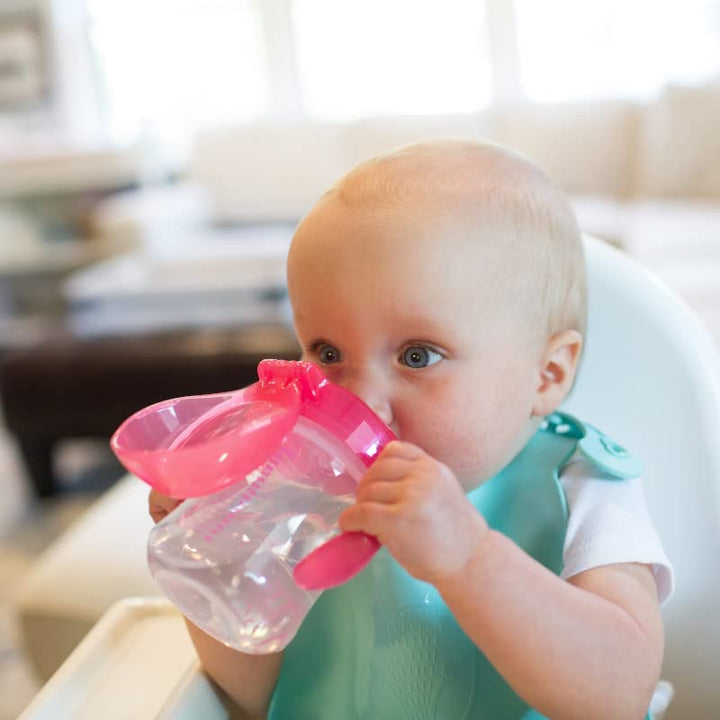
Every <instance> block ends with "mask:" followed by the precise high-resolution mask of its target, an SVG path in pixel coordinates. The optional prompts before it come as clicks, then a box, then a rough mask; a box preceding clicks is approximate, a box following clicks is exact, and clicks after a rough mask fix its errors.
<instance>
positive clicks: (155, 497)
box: [148, 490, 182, 523]
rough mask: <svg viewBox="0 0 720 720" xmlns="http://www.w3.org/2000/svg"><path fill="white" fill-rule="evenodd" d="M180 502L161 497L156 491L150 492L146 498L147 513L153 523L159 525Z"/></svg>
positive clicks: (164, 496)
mask: <svg viewBox="0 0 720 720" xmlns="http://www.w3.org/2000/svg"><path fill="white" fill-rule="evenodd" d="M181 502H182V500H179V499H178V498H171V497H168V496H167V495H162V494H161V493H159V492H158V491H157V490H151V491H150V495H149V496H148V512H149V513H150V517H151V518H152V519H153V522H155V523H159V522H160V521H161V520H162V519H163V518H164V517H165V516H166V515H169V514H170V513H171V512H172V511H173V510H174V509H175V508H176V507H177V506H178V505H179V504H180V503H181Z"/></svg>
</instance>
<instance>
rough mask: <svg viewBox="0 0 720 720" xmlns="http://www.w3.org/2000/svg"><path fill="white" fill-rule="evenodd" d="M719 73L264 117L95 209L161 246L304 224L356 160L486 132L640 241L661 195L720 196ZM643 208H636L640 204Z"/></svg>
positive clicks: (110, 236) (603, 226)
mask: <svg viewBox="0 0 720 720" xmlns="http://www.w3.org/2000/svg"><path fill="white" fill-rule="evenodd" d="M718 117H720V83H719V84H718V85H709V86H703V87H670V88H668V89H666V91H665V92H664V93H663V94H662V95H661V96H660V97H658V98H657V99H656V100H654V101H652V102H648V103H645V104H636V103H631V102H623V101H608V102H598V103H578V104H552V105H551V104H544V105H541V104H520V105H506V106H496V107H493V108H492V109H490V110H488V111H487V112H484V113H482V114H477V115H448V116H414V117H376V118H371V119H365V120H359V121H355V122H348V123H321V122H310V121H305V122H289V121H285V122H282V121H262V122H255V123H248V124H244V125H239V126H237V127H233V128H227V129H222V130H217V131H214V132H210V133H206V134H204V135H201V136H199V137H198V138H197V139H196V142H195V144H194V147H193V150H192V152H191V154H190V156H189V158H188V160H187V162H186V163H185V166H184V169H183V170H182V172H181V174H180V179H179V181H178V182H175V183H173V184H168V185H155V186H152V187H146V188H143V189H142V190H141V191H133V192H129V193H121V194H118V195H115V196H114V197H112V198H111V199H110V200H108V201H106V202H103V203H101V204H100V206H99V207H98V209H97V212H96V213H95V215H94V225H95V231H96V233H97V235H98V237H99V238H100V239H101V240H103V241H104V242H106V243H108V244H114V245H115V246H116V247H124V248H133V247H138V246H140V245H143V246H146V247H147V246H151V247H153V248H154V249H156V250H157V249H159V248H160V247H161V246H162V245H163V244H164V243H167V242H172V243H175V242H177V240H178V238H179V237H182V238H187V237H188V236H192V235H193V234H195V233H197V232H198V231H199V230H201V229H203V228H207V227H210V226H214V227H225V228H227V226H229V225H238V224H247V223H258V222H268V221H273V222H277V221H287V222H293V221H296V220H297V219H298V218H300V217H301V216H302V215H303V213H304V212H305V211H306V210H307V209H308V208H309V207H310V206H311V205H312V204H313V202H314V201H315V200H316V199H317V198H318V197H319V196H320V195H321V194H322V192H324V191H325V190H326V189H327V188H328V186H329V185H330V184H332V183H333V181H334V180H335V179H337V178H338V177H339V176H341V175H342V174H343V173H344V172H345V171H346V170H348V169H349V168H350V167H352V166H353V165H355V164H356V163H358V162H360V161H362V160H364V159H367V158H368V157H370V156H372V155H374V154H377V153H379V152H382V151H385V150H388V149H390V148H393V147H395V146H398V145H401V144H404V143H408V142H412V141H415V140H420V139H424V138H429V137H437V136H440V137H462V138H486V139H490V140H494V141H497V142H500V143H502V144H505V145H508V146H510V147H512V148H515V149H517V150H519V151H520V152H523V153H525V154H527V155H529V156H530V157H531V158H533V159H534V160H536V161H537V162H538V163H540V165H542V166H543V167H544V168H545V169H546V170H547V171H548V172H550V174H552V175H553V176H554V177H555V178H556V179H557V180H558V181H559V182H560V184H561V185H562V186H563V187H564V188H565V190H566V191H567V192H568V193H569V194H570V195H571V196H572V197H573V198H574V199H575V200H576V203H577V207H578V212H579V214H580V217H581V219H582V221H583V223H584V224H585V225H586V228H585V229H586V230H588V231H592V232H596V233H598V232H600V231H602V232H601V233H600V234H603V233H604V234H605V235H608V236H612V239H614V240H616V241H617V242H620V243H623V244H628V243H629V244H631V243H632V239H633V236H634V234H635V233H636V232H637V230H638V227H637V226H638V225H642V223H643V222H644V218H645V217H647V216H648V213H650V214H652V212H651V211H652V210H653V209H654V205H656V204H657V202H658V201H659V202H661V203H662V204H663V205H664V206H665V207H667V208H672V207H673V206H677V207H678V208H680V209H685V208H687V209H694V207H695V206H699V207H700V208H701V209H705V208H706V206H708V205H710V206H712V207H713V209H717V205H718V204H720V123H718ZM636 211H637V212H636Z"/></svg>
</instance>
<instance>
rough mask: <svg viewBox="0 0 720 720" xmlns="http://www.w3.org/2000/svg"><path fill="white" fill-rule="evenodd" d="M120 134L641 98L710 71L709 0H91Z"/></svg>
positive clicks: (712, 32)
mask: <svg viewBox="0 0 720 720" xmlns="http://www.w3.org/2000/svg"><path fill="white" fill-rule="evenodd" d="M86 2H87V9H88V16H89V23H90V24H89V33H90V37H91V40H92V45H93V48H94V58H95V61H96V65H97V68H98V70H99V73H98V75H99V77H100V78H101V80H102V83H101V85H102V87H103V89H104V93H105V104H106V108H107V117H108V123H109V125H110V128H111V132H112V135H113V137H115V138H116V139H131V138H136V137H137V136H138V135H141V134H142V133H149V134H152V135H154V136H155V137H161V138H163V139H165V140H167V136H168V134H172V133H173V132H176V133H178V134H180V135H183V134H187V133H189V132H191V131H193V130H195V129H198V128H203V127H208V126H214V125H229V124H233V123H236V122H238V121H242V120H247V119H251V118H259V117H267V116H269V115H273V116H276V117H278V116H281V117H290V118H293V117H300V116H309V117H313V118H319V119H325V120H348V119H353V118H358V117H362V116H367V115H375V114H443V113H462V112H474V111H478V110H481V109H482V108H484V107H487V106H488V105H490V104H491V103H492V102H494V101H508V100H509V101H514V100H522V99H530V100H534V101H546V102H558V101H582V100H595V99H598V98H610V97H614V98H630V99H637V100H644V99H646V98H648V97H650V96H652V95H653V94H654V93H657V92H659V91H660V90H661V89H662V88H663V87H664V86H665V85H667V84H668V83H670V82H678V83H681V82H682V83H687V82H703V81H706V80H707V79H708V78H711V77H713V75H714V76H715V77H718V76H720V0H663V2H656V1H655V0H602V2H601V1H600V0H542V1H540V0H443V2H438V1H437V0H392V1H391V2H388V1H387V0H364V1H363V2H357V0H122V2H119V1H118V0H86Z"/></svg>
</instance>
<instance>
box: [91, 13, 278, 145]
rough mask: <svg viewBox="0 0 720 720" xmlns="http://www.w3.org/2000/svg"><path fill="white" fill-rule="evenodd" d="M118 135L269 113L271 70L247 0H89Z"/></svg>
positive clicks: (185, 127)
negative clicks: (266, 61)
mask: <svg viewBox="0 0 720 720" xmlns="http://www.w3.org/2000/svg"><path fill="white" fill-rule="evenodd" d="M87 8H88V16H89V23H90V25H89V32H90V39H91V42H92V46H93V48H94V52H95V57H96V61H97V65H98V68H99V71H100V77H101V79H102V86H103V88H104V91H105V95H106V98H105V102H106V108H107V113H108V116H109V124H110V129H111V132H112V135H113V137H114V138H115V139H118V140H126V139H131V138H133V137H136V136H137V135H141V134H143V133H145V132H148V133H157V132H158V131H163V130H166V129H170V128H175V129H177V131H178V132H182V131H185V132H188V131H189V130H192V129H194V128H196V127H207V126H213V125H218V124H229V123H233V122H237V121H240V120H246V119H249V118H252V117H259V116H261V115H262V114H264V113H265V111H266V109H267V107H268V104H269V96H268V93H269V84H268V70H267V64H266V63H265V53H264V49H263V40H262V31H261V24H260V19H259V16H258V12H257V5H256V3H254V2H250V1H249V0H122V2H118V1H117V0H87Z"/></svg>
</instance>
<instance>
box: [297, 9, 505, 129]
mask: <svg viewBox="0 0 720 720" xmlns="http://www.w3.org/2000/svg"><path fill="white" fill-rule="evenodd" d="M293 28H294V30H295V37H296V52H297V62H298V69H299V73H298V75H299V81H300V84H301V89H302V96H303V98H304V105H305V109H306V111H307V112H308V114H310V115H313V116H317V117H324V118H333V119H338V118H340V119H344V118H352V117H358V116H362V115H368V114H375V113H380V114H392V113H397V114H413V113H430V114H432V113H455V112H471V111H477V110H479V109H481V108H483V107H484V106H486V105H488V104H489V102H490V100H491V98H492V87H491V83H492V79H491V74H490V60H489V53H488V37H487V26H486V18H485V3H484V2H482V0H444V2H442V3H440V2H434V1H432V0H394V1H393V2H387V1H386V0H365V1H364V2H355V1H354V0H337V1H336V2H327V0H295V1H294V2H293Z"/></svg>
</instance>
